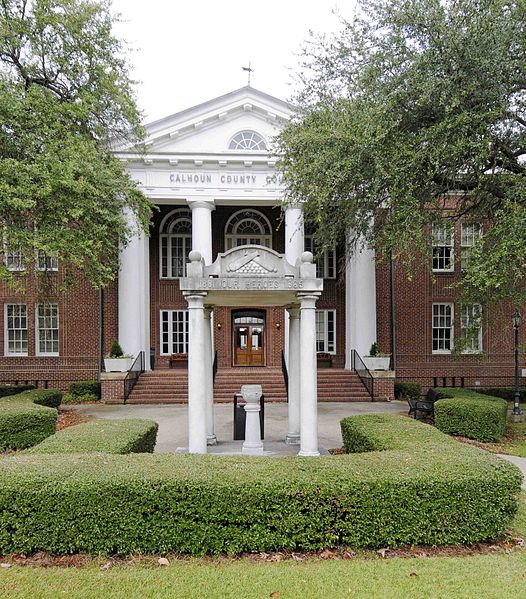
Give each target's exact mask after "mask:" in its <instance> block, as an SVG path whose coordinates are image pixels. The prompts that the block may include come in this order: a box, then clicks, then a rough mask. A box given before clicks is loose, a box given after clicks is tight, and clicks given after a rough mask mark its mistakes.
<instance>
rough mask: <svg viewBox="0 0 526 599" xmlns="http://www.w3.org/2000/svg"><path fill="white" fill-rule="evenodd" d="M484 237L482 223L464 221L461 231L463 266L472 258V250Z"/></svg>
mask: <svg viewBox="0 0 526 599" xmlns="http://www.w3.org/2000/svg"><path fill="white" fill-rule="evenodd" d="M481 238H482V225H481V224H480V223H462V225H461V233H460V246H461V252H462V253H461V267H462V268H466V266H467V265H468V262H469V260H470V258H471V250H472V248H473V246H474V245H475V244H476V243H477V241H478V240H479V239H481Z"/></svg>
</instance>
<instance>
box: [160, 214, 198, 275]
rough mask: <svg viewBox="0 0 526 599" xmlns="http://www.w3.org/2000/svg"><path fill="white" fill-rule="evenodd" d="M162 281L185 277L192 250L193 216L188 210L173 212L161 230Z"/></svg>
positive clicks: (163, 222) (165, 220)
mask: <svg viewBox="0 0 526 599" xmlns="http://www.w3.org/2000/svg"><path fill="white" fill-rule="evenodd" d="M159 233H160V234H159V243H160V249H159V253H160V256H161V259H160V277H161V279H176V278H179V277H184V276H185V268H186V263H187V262H188V254H189V253H190V251H191V250H192V214H191V212H190V210H188V209H187V208H180V209H177V210H173V211H172V212H170V213H169V214H167V215H166V216H165V217H164V219H163V220H162V222H161V226H160V230H159Z"/></svg>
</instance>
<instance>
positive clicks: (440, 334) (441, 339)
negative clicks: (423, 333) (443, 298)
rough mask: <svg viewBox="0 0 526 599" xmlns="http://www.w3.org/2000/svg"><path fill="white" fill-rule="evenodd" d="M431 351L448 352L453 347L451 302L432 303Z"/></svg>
mask: <svg viewBox="0 0 526 599" xmlns="http://www.w3.org/2000/svg"><path fill="white" fill-rule="evenodd" d="M432 341H433V353H450V352H451V350H452V348H453V304H433V323H432Z"/></svg>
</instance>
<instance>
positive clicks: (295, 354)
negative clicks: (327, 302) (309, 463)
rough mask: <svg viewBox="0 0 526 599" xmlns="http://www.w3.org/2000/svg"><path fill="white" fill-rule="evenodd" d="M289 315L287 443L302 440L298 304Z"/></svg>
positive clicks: (296, 442)
mask: <svg viewBox="0 0 526 599" xmlns="http://www.w3.org/2000/svg"><path fill="white" fill-rule="evenodd" d="M287 314H288V316H289V364H288V372H289V402H288V426H287V437H286V439H285V442H286V443H287V445H299V442H300V310H299V308H298V307H297V306H289V307H288V308H287Z"/></svg>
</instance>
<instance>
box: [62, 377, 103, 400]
mask: <svg viewBox="0 0 526 599" xmlns="http://www.w3.org/2000/svg"><path fill="white" fill-rule="evenodd" d="M69 395H72V396H73V397H82V396H85V395H91V396H95V398H96V399H100V382H99V381H75V382H74V383H71V384H70V386H69Z"/></svg>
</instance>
